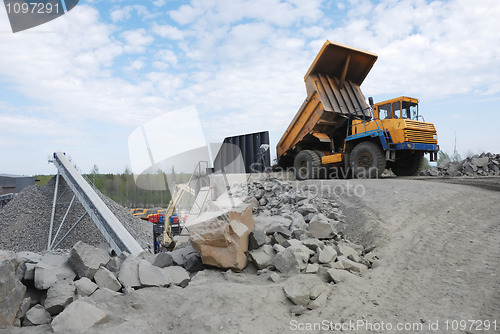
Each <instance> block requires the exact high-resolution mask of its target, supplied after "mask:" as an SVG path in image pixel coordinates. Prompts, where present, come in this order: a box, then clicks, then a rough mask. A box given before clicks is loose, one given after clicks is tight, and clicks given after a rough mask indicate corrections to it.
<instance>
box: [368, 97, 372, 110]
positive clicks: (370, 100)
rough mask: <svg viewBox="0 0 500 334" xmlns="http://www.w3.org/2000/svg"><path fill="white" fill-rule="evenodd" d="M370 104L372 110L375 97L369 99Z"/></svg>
mask: <svg viewBox="0 0 500 334" xmlns="http://www.w3.org/2000/svg"><path fill="white" fill-rule="evenodd" d="M368 103H370V107H372V108H373V97H371V96H370V97H369V98H368Z"/></svg>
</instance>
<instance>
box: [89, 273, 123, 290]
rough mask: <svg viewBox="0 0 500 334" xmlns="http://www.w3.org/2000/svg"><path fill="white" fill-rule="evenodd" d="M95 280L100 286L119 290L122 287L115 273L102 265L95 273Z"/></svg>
mask: <svg viewBox="0 0 500 334" xmlns="http://www.w3.org/2000/svg"><path fill="white" fill-rule="evenodd" d="M94 280H95V282H96V283H97V285H98V286H99V288H106V289H109V290H111V291H119V290H120V289H121V288H122V285H121V284H120V282H119V281H118V279H117V278H116V276H115V274H113V273H112V272H111V271H109V270H108V269H107V268H105V267H101V268H99V269H98V270H97V272H96V273H95V275H94Z"/></svg>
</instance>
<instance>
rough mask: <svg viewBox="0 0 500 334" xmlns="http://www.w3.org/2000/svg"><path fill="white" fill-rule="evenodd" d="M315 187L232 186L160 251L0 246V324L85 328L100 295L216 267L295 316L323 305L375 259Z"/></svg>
mask: <svg viewBox="0 0 500 334" xmlns="http://www.w3.org/2000/svg"><path fill="white" fill-rule="evenodd" d="M299 185H301V186H300V187H299ZM320 190H321V189H318V188H317V187H315V186H313V185H309V186H307V185H305V184H303V183H296V184H293V183H291V182H288V181H281V180H277V179H273V180H268V181H258V182H253V183H248V184H245V185H239V186H235V187H232V188H231V189H230V190H229V191H227V192H225V193H224V194H222V195H221V196H219V198H218V199H217V200H215V201H212V202H210V203H209V204H208V205H207V208H208V209H207V210H206V211H205V212H203V213H202V214H201V215H199V216H198V217H197V218H193V219H192V220H191V221H190V222H189V224H188V226H187V229H188V230H189V242H186V243H182V242H179V243H178V245H177V247H176V249H175V250H173V251H172V252H164V253H159V254H157V255H153V254H151V253H149V252H148V251H145V252H143V253H142V254H140V255H138V256H133V255H129V254H126V253H122V254H120V256H118V257H116V256H115V257H111V256H110V255H108V253H107V251H105V250H104V249H102V248H97V247H94V246H92V245H89V244H86V243H83V242H81V241H79V242H77V243H76V244H74V245H73V247H72V248H71V249H70V250H69V251H62V250H59V251H50V252H43V253H36V252H26V251H22V252H17V253H14V252H12V251H1V252H0V281H1V283H2V285H1V288H0V326H5V325H8V326H12V325H14V326H34V325H37V326H38V325H39V326H46V328H47V330H49V331H50V330H53V331H54V332H56V333H63V332H64V333H66V332H83V331H85V330H87V329H88V328H90V327H92V326H94V325H96V324H99V323H103V322H106V321H107V319H108V317H109V316H110V315H109V314H108V313H107V311H106V309H103V308H102V307H99V306H98V305H99V302H100V301H103V300H111V299H113V298H119V296H121V295H124V294H131V293H133V291H134V290H135V289H143V288H149V287H163V288H168V287H171V286H177V287H181V288H184V287H187V286H188V284H189V282H190V281H191V279H193V278H194V277H195V275H200V273H199V272H200V271H202V270H213V269H215V270H220V269H224V272H222V274H223V275H229V276H230V273H231V272H232V271H235V272H242V271H244V273H245V274H246V275H253V274H252V273H255V272H256V273H257V275H259V277H263V279H264V280H265V281H266V282H268V284H276V285H279V286H281V287H282V289H283V293H284V295H286V297H287V298H288V299H289V300H290V301H291V309H290V312H291V313H292V314H294V315H300V314H303V313H304V312H308V310H315V309H317V308H320V307H322V306H323V305H325V304H326V302H327V299H328V298H329V295H330V292H331V289H330V288H329V287H330V284H338V283H341V282H344V281H346V280H354V281H355V280H357V279H360V278H359V276H362V275H363V274H364V273H365V272H366V271H367V270H368V269H369V268H370V267H371V266H372V264H373V263H374V261H375V260H377V256H376V255H375V253H374V252H373V251H372V250H373V249H365V248H364V247H363V246H361V245H357V244H354V243H352V242H349V241H348V240H346V238H345V236H344V235H343V234H342V233H340V232H339V228H341V225H342V224H345V216H344V215H343V213H342V211H341V210H340V209H339V206H338V204H337V202H336V200H335V198H334V197H331V196H330V195H326V194H322V193H321V191H320ZM333 196H335V195H333ZM226 270H228V271H226ZM201 273H203V272H201ZM202 276H203V275H201V277H202Z"/></svg>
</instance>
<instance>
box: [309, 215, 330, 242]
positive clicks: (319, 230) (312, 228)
mask: <svg viewBox="0 0 500 334" xmlns="http://www.w3.org/2000/svg"><path fill="white" fill-rule="evenodd" d="M308 231H309V232H310V233H311V234H313V235H314V236H315V237H316V238H318V239H328V238H331V237H332V236H333V235H334V233H335V230H334V229H333V226H332V225H331V224H330V222H329V221H328V218H326V217H325V216H323V215H322V214H318V215H316V216H314V217H313V219H311V221H310V223H309V229H308Z"/></svg>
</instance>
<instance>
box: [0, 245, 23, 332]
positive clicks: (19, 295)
mask: <svg viewBox="0 0 500 334" xmlns="http://www.w3.org/2000/svg"><path fill="white" fill-rule="evenodd" d="M18 265H19V259H18V258H17V257H16V254H15V253H14V252H6V251H0V326H1V325H7V326H12V325H14V322H15V321H16V315H17V314H18V311H19V309H20V307H21V305H22V303H23V299H24V293H25V292H26V287H25V286H24V285H23V284H22V283H21V282H20V281H19V280H18V279H17V278H16V266H18Z"/></svg>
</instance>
